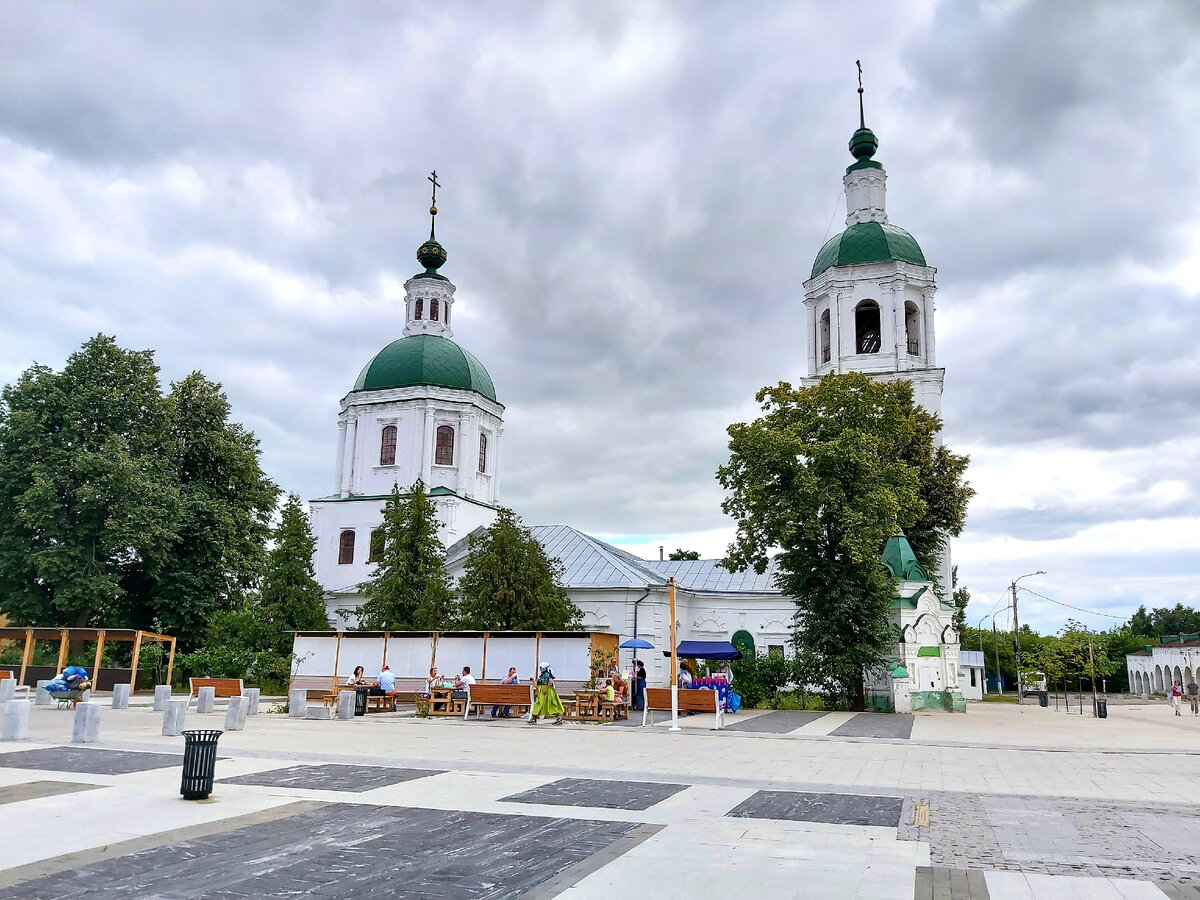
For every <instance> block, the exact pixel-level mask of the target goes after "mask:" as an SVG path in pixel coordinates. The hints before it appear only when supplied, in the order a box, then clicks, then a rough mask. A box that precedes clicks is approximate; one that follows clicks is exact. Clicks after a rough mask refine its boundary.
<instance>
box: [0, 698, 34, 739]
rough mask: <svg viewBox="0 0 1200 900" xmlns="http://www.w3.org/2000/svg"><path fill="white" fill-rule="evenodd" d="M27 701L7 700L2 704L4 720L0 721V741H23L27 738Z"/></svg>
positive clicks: (28, 705) (29, 705)
mask: <svg viewBox="0 0 1200 900" xmlns="http://www.w3.org/2000/svg"><path fill="white" fill-rule="evenodd" d="M32 705H33V704H31V703H30V702H29V701H28V700H9V701H8V702H7V703H5V704H4V719H3V721H0V741H23V740H25V738H27V737H29V708H30V707H31V706H32Z"/></svg>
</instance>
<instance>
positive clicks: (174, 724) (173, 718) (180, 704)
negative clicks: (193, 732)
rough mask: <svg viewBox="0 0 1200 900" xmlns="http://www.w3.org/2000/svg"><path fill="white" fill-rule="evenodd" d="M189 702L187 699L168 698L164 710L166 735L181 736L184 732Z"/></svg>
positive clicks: (164, 732)
mask: <svg viewBox="0 0 1200 900" xmlns="http://www.w3.org/2000/svg"><path fill="white" fill-rule="evenodd" d="M187 708H188V702H187V701H186V700H168V701H167V706H166V708H165V709H164V710H163V727H162V733H163V736H164V737H179V735H181V734H182V733H183V722H184V719H186V718H187Z"/></svg>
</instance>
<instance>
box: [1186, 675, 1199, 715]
mask: <svg viewBox="0 0 1200 900" xmlns="http://www.w3.org/2000/svg"><path fill="white" fill-rule="evenodd" d="M1187 698H1188V705H1189V706H1190V707H1191V708H1192V715H1193V716H1194V715H1198V714H1200V685H1198V684H1196V679H1195V678H1193V679H1192V680H1191V681H1189V682H1188V686H1187Z"/></svg>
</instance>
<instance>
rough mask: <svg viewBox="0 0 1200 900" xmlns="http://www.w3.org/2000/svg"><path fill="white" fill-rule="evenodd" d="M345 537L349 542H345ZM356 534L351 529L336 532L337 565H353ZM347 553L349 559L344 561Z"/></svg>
mask: <svg viewBox="0 0 1200 900" xmlns="http://www.w3.org/2000/svg"><path fill="white" fill-rule="evenodd" d="M347 536H348V537H349V538H350V540H349V541H348V542H347V540H346V538H347ZM356 537H357V536H356V534H355V531H354V529H353V528H343V529H342V530H341V531H340V532H338V565H339V566H352V565H354V551H355V546H354V545H355V544H356V543H357V540H356ZM347 553H348V554H349V556H350V558H349V559H346V556H347Z"/></svg>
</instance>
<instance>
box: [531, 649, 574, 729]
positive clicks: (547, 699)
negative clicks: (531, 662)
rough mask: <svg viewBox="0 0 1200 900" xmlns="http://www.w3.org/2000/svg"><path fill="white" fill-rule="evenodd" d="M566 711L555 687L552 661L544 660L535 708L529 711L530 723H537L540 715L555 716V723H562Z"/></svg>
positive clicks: (539, 677)
mask: <svg viewBox="0 0 1200 900" xmlns="http://www.w3.org/2000/svg"><path fill="white" fill-rule="evenodd" d="M564 712H566V710H564V709H563V704H562V700H561V699H559V696H558V691H556V690H555V689H554V672H552V671H551V670H550V663H548V662H543V663H542V664H541V665H540V666H538V679H537V696H536V697H535V698H534V700H533V709H531V710H530V711H529V724H530V725H536V724H537V720H538V717H539V716H540V717H542V718H549V717H550V716H554V724H555V725H561V724H562V723H563V718H562V717H563V713H564Z"/></svg>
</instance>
